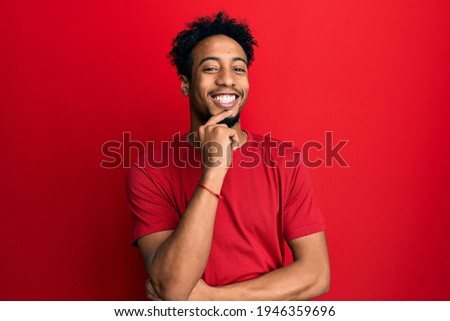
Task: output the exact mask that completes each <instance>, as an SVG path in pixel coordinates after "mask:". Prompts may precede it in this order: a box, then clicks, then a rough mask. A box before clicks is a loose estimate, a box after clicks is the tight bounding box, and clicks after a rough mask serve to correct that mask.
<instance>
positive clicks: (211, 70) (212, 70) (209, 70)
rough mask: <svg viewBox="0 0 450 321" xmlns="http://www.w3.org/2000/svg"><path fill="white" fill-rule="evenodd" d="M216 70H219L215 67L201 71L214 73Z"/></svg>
mask: <svg viewBox="0 0 450 321" xmlns="http://www.w3.org/2000/svg"><path fill="white" fill-rule="evenodd" d="M217 70H219V69H218V68H216V67H207V68H204V69H203V71H205V72H216V71H217Z"/></svg>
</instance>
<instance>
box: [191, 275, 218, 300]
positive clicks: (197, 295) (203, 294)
mask: <svg viewBox="0 0 450 321" xmlns="http://www.w3.org/2000/svg"><path fill="white" fill-rule="evenodd" d="M213 291H214V287H212V286H209V285H208V284H206V282H205V281H203V280H202V279H200V280H199V281H198V282H197V284H196V285H195V287H194V289H192V292H191V294H190V295H189V298H188V301H211V300H212V298H213V296H212V295H213Z"/></svg>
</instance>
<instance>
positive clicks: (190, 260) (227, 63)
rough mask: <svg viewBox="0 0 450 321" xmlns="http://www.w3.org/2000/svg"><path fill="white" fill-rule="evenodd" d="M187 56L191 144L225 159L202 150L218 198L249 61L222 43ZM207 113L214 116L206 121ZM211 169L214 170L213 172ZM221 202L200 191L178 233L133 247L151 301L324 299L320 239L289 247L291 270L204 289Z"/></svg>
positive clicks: (240, 137)
mask: <svg viewBox="0 0 450 321" xmlns="http://www.w3.org/2000/svg"><path fill="white" fill-rule="evenodd" d="M192 55H193V58H194V59H193V67H192V77H191V79H190V80H189V79H187V77H185V76H182V84H181V90H182V92H183V94H184V95H186V96H188V97H189V104H190V115H191V129H190V132H191V133H192V134H193V135H189V137H191V140H190V142H191V143H192V144H193V145H196V146H199V145H200V146H203V145H205V146H206V147H208V144H210V142H215V144H217V143H218V144H220V146H221V148H222V150H224V151H225V153H223V155H222V156H220V157H214V158H212V157H210V156H212V155H209V154H208V148H206V149H204V151H206V152H204V161H205V165H204V167H203V170H202V177H201V179H200V182H201V184H203V185H205V186H207V187H208V188H209V189H211V190H213V191H214V192H215V193H218V194H220V192H221V188H222V184H223V180H224V178H225V176H226V174H227V171H228V168H229V166H230V162H231V160H232V156H233V151H234V150H236V149H237V148H239V147H240V146H242V145H243V144H245V142H246V139H247V137H246V134H245V132H244V131H243V130H242V129H241V127H240V123H239V122H238V123H236V124H235V125H234V126H233V127H232V128H228V126H226V125H224V124H219V123H220V122H221V121H222V120H223V119H225V118H227V117H230V116H235V115H237V114H238V113H240V112H241V111H242V109H243V107H244V105H245V102H246V101H247V97H248V92H249V82H248V69H247V64H246V55H245V53H244V51H243V49H242V47H241V46H240V45H239V44H238V43H237V42H236V41H234V40H233V39H231V38H229V37H227V36H224V35H217V36H212V37H209V38H206V39H204V40H203V41H201V42H199V43H198V44H197V46H196V47H195V48H194V50H193V51H192ZM232 96H233V97H234V99H232V98H230V97H232ZM208 113H209V114H212V115H213V116H212V117H211V118H210V119H209V120H206V119H208V116H207V115H208ZM194 137H195V138H196V139H194ZM215 162H217V163H215ZM213 163H214V165H215V166H211V165H213ZM218 164H219V165H218ZM217 165H218V166H217ZM218 202H219V200H218V198H217V197H216V196H214V195H213V194H211V193H210V192H208V191H206V190H205V189H203V188H200V187H197V188H196V190H195V192H194V194H193V196H192V198H191V200H190V202H189V204H188V206H187V207H186V211H185V212H184V213H183V215H182V217H181V220H180V223H179V224H178V226H177V228H176V229H175V230H172V231H162V232H158V233H153V234H149V235H146V236H144V237H142V238H140V239H139V240H138V246H139V248H140V250H141V253H142V255H143V257H144V261H145V263H146V267H147V270H148V273H149V275H150V278H149V280H148V281H147V283H146V285H147V296H148V298H149V299H151V300H307V299H310V298H313V297H316V296H318V295H321V294H323V293H326V292H327V291H328V286H329V277H330V272H329V262H328V252H327V245H326V239H325V234H324V232H319V233H315V234H312V235H308V236H305V237H301V238H298V239H295V240H291V241H289V242H288V244H289V246H290V248H291V250H292V252H293V256H294V263H292V264H290V265H288V266H285V267H282V268H279V269H277V270H274V271H271V272H268V273H267V274H264V275H262V276H260V277H257V278H255V279H252V280H248V281H244V282H239V283H235V284H230V285H226V286H219V287H212V286H209V285H207V284H206V283H205V282H204V281H203V280H202V279H201V276H202V274H203V271H204V269H205V266H206V263H207V261H208V257H209V251H210V249H211V243H212V237H213V229H214V220H215V215H216V210H217V205H218Z"/></svg>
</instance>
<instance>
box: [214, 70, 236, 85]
mask: <svg viewBox="0 0 450 321" xmlns="http://www.w3.org/2000/svg"><path fill="white" fill-rule="evenodd" d="M216 84H217V85H218V86H226V87H232V86H234V85H235V81H234V75H233V72H232V71H231V70H227V69H225V68H224V69H222V70H221V71H220V72H219V73H218V75H217V78H216Z"/></svg>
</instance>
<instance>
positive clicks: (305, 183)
mask: <svg viewBox="0 0 450 321" xmlns="http://www.w3.org/2000/svg"><path fill="white" fill-rule="evenodd" d="M286 174H287V176H288V177H287V179H286V182H287V184H286V202H285V203H284V204H285V206H284V238H285V240H286V241H290V240H293V239H296V238H299V237H302V236H306V235H310V234H313V233H316V232H320V231H323V230H325V222H324V219H323V217H322V214H321V212H320V210H319V207H318V206H317V203H316V199H315V197H314V193H313V190H312V186H311V179H310V176H309V173H308V171H307V169H306V168H305V167H304V166H303V165H302V164H299V165H297V166H296V167H294V168H289V169H286Z"/></svg>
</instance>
